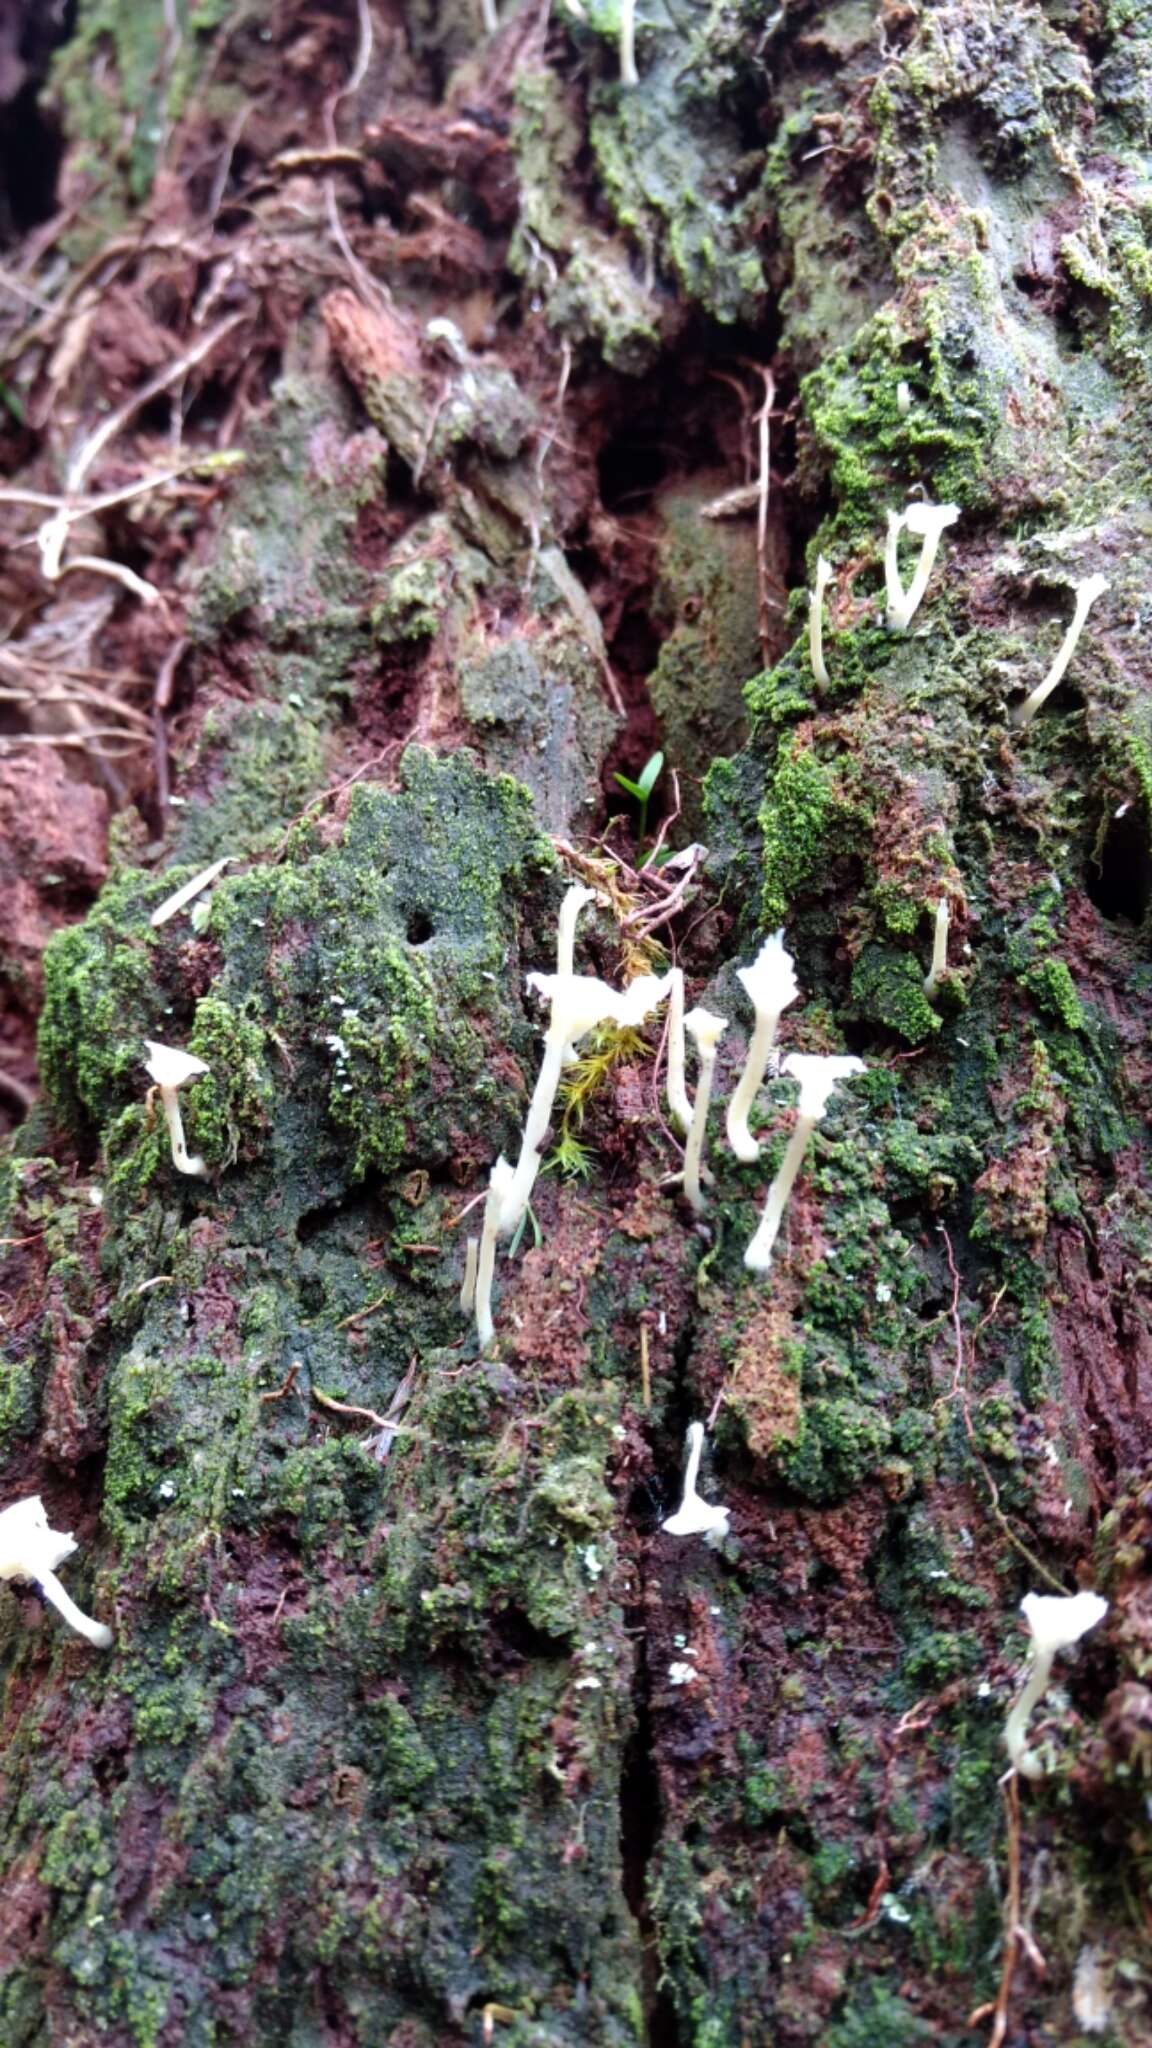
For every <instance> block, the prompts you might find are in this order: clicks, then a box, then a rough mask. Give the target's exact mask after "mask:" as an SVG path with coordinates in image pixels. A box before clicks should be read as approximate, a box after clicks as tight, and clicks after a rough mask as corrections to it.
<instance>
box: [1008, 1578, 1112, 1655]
mask: <svg viewBox="0 0 1152 2048" xmlns="http://www.w3.org/2000/svg"><path fill="white" fill-rule="evenodd" d="M1020 1612H1021V1614H1022V1615H1023V1616H1024V1619H1025V1621H1026V1622H1027V1623H1028V1628H1029V1630H1030V1632H1031V1636H1032V1646H1033V1649H1034V1650H1035V1653H1036V1655H1037V1656H1038V1657H1054V1656H1055V1654H1056V1652H1057V1650H1070V1649H1071V1647H1072V1645H1073V1643H1078V1642H1079V1641H1080V1638H1081V1636H1084V1635H1087V1633H1088V1630H1089V1629H1090V1628H1095V1626H1096V1624H1097V1622H1098V1621H1103V1619H1104V1616H1105V1615H1106V1614H1107V1612H1108V1602H1107V1601H1106V1600H1105V1599H1104V1597H1103V1595H1102V1594H1100V1593H1026V1594H1025V1596H1024V1598H1023V1600H1022V1601H1021V1602H1020Z"/></svg>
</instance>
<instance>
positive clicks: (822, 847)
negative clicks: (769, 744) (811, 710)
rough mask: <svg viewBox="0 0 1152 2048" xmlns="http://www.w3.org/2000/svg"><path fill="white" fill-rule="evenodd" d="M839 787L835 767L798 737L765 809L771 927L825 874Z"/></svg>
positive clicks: (764, 912) (765, 903) (766, 902)
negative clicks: (812, 883) (796, 899)
mask: <svg viewBox="0 0 1152 2048" xmlns="http://www.w3.org/2000/svg"><path fill="white" fill-rule="evenodd" d="M836 791H837V785H836V779H835V776H834V775H833V773H832V770H831V769H830V768H828V767H826V766H825V765H824V763H823V762H822V761H821V760H819V759H818V757H817V756H816V754H815V753H813V751H812V750H811V748H809V747H805V746H804V745H802V744H801V743H800V741H798V740H797V741H793V742H792V743H791V744H790V745H789V746H787V747H785V748H784V749H783V751H782V754H781V758H780V762H779V765H778V767H777V768H776V771H775V774H774V775H773V776H772V778H771V780H770V782H769V784H768V788H767V790H766V792H765V796H764V801H763V804H762V806H761V811H760V829H761V832H762V833H763V840H764V853H763V863H764V885H763V893H762V897H761V905H760V914H761V918H762V920H763V922H764V925H765V926H766V927H767V928H768V929H769V930H772V929H774V928H775V927H776V926H777V925H781V924H783V923H784V922H785V920H786V919H787V918H788V917H789V915H790V914H791V912H792V909H793V905H794V901H795V898H796V896H797V895H798V893H799V892H800V890H801V889H802V888H803V887H804V886H805V885H806V884H807V883H809V882H811V881H812V880H813V879H814V878H815V876H816V875H817V874H818V872H819V869H820V866H821V864H822V862H823V860H824V859H825V857H826V855H827V851H828V844H829V838H830V834H831V828H832V824H833V821H834V820H835V819H836V817H837V815H838V803H837V794H836Z"/></svg>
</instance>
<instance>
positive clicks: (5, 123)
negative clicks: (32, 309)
mask: <svg viewBox="0 0 1152 2048" xmlns="http://www.w3.org/2000/svg"><path fill="white" fill-rule="evenodd" d="M74 16H75V7H74V5H73V0H49V4H44V0H31V4H29V0H24V4H19V0H17V4H11V5H9V6H7V7H5V9H4V12H3V19H2V20H0V242H7V241H10V240H13V239H15V238H16V237H18V236H20V235H22V234H23V233H24V232H25V231H26V230H27V229H28V228H34V227H37V226H38V225H39V224H40V222H41V221H45V220H50V219H51V217H52V215H53V213H54V212H55V211H56V205H57V198H56V187H57V181H58V179H59V175H60V162H61V158H62V157H63V154H64V138H63V136H62V134H61V132H60V124H59V122H58V120H57V119H56V116H55V114H53V113H51V112H48V111H46V110H45V109H44V108H43V107H41V106H40V105H39V104H38V100H39V93H40V88H41V86H42V84H43V83H44V79H45V76H46V74H47V71H48V65H49V62H50V60H51V57H52V53H53V51H54V50H55V49H56V48H57V47H58V46H59V45H60V44H61V43H63V42H65V41H66V40H67V38H68V36H69V35H70V34H71V32H72V27H73V22H74Z"/></svg>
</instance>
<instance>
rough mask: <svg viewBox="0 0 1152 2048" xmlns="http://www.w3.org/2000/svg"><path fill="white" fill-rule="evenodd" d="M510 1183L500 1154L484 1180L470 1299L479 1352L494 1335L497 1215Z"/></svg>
mask: <svg viewBox="0 0 1152 2048" xmlns="http://www.w3.org/2000/svg"><path fill="white" fill-rule="evenodd" d="M511 1184H512V1168H511V1167H510V1166H509V1164H508V1161H507V1160H506V1159H505V1157H504V1155H503V1153H501V1155H500V1157H499V1159H497V1161H496V1163H495V1165H494V1166H493V1168H492V1175H491V1179H490V1180H489V1183H488V1199H487V1201H486V1202H485V1204H484V1228H483V1230H482V1232H481V1235H480V1250H479V1253H478V1255H477V1259H476V1275H475V1279H474V1281H473V1286H472V1299H473V1301H474V1303H475V1308H476V1337H477V1341H478V1343H479V1345H480V1349H481V1351H486V1350H487V1348H488V1346H489V1344H490V1343H491V1342H492V1339H493V1337H494V1336H495V1335H496V1329H495V1325H494V1323H493V1321H492V1277H493V1274H494V1273H495V1270H496V1240H497V1238H498V1237H499V1236H500V1217H501V1213H502V1209H503V1205H504V1203H505V1202H506V1201H507V1198H508V1190H509V1188H510V1186H511Z"/></svg>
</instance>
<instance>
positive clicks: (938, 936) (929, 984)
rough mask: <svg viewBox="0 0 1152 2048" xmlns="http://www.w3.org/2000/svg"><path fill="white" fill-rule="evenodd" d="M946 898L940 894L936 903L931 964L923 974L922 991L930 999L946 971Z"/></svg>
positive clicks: (947, 916) (947, 913)
mask: <svg viewBox="0 0 1152 2048" xmlns="http://www.w3.org/2000/svg"><path fill="white" fill-rule="evenodd" d="M948 920H949V911H948V898H947V897H946V896H942V897H941V898H940V901H939V903H938V904H937V905H936V929H935V932H934V933H933V937H932V965H931V967H930V968H929V969H928V972H927V974H926V975H925V976H924V993H925V995H926V996H927V997H928V998H929V1000H931V998H932V997H933V996H934V995H935V993H936V990H937V988H938V987H939V985H940V977H941V975H944V974H947V972H948Z"/></svg>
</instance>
